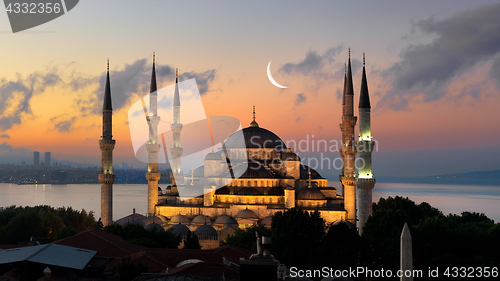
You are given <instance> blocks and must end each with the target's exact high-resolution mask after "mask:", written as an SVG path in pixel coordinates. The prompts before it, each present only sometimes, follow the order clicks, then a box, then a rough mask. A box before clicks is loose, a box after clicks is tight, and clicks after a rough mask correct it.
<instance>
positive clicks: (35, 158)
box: [33, 151, 40, 167]
mask: <svg viewBox="0 0 500 281" xmlns="http://www.w3.org/2000/svg"><path fill="white" fill-rule="evenodd" d="M33 166H35V167H38V166H40V152H38V151H33Z"/></svg>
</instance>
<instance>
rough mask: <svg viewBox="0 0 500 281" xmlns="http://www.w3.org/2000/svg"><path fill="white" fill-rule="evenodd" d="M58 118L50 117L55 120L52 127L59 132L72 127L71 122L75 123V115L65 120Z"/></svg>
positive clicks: (66, 130)
mask: <svg viewBox="0 0 500 281" xmlns="http://www.w3.org/2000/svg"><path fill="white" fill-rule="evenodd" d="M59 119H60V118H58V117H55V118H52V119H51V121H52V122H55V124H54V129H55V130H57V131H58V132H60V133H67V132H69V131H71V130H72V129H73V124H74V123H75V120H76V117H75V116H73V117H71V118H69V119H66V120H61V121H59Z"/></svg>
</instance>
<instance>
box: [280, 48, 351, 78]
mask: <svg viewBox="0 0 500 281" xmlns="http://www.w3.org/2000/svg"><path fill="white" fill-rule="evenodd" d="M342 49H343V47H342V45H339V46H337V47H333V48H330V49H328V50H327V51H326V52H325V53H324V54H323V55H320V54H318V53H317V52H316V51H314V50H311V51H309V52H307V54H306V57H305V58H304V59H303V60H302V61H301V62H299V63H292V62H289V63H286V64H284V65H283V66H282V67H281V68H280V69H279V71H283V72H285V73H286V74H288V75H295V74H301V75H310V74H322V70H323V68H324V66H325V65H327V64H332V63H333V62H335V57H336V56H337V55H338V54H339V53H340V52H341V51H342ZM327 75H330V74H327Z"/></svg>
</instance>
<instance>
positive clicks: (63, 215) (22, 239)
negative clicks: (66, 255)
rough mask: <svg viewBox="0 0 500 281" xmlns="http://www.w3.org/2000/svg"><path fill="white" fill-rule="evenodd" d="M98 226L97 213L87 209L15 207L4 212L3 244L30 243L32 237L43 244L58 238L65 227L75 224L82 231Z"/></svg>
mask: <svg viewBox="0 0 500 281" xmlns="http://www.w3.org/2000/svg"><path fill="white" fill-rule="evenodd" d="M94 225H95V218H94V216H93V213H92V212H91V213H87V212H85V210H82V211H81V212H80V211H76V210H73V209H72V208H58V209H55V208H53V207H51V206H47V205H40V206H35V207H15V206H11V207H8V208H6V209H5V210H2V211H0V243H2V244H18V243H27V242H28V241H29V240H30V238H31V237H33V238H34V239H35V240H37V241H39V242H41V243H49V242H52V241H54V240H56V239H58V237H59V234H60V232H61V230H62V229H63V228H65V227H72V228H73V229H75V230H77V231H78V232H81V231H85V230H88V229H91V228H92V227H93V226H94ZM65 231H67V230H65ZM72 233H73V232H72ZM66 234H68V233H67V232H66Z"/></svg>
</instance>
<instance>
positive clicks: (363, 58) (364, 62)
mask: <svg viewBox="0 0 500 281" xmlns="http://www.w3.org/2000/svg"><path fill="white" fill-rule="evenodd" d="M363 67H365V52H363Z"/></svg>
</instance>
